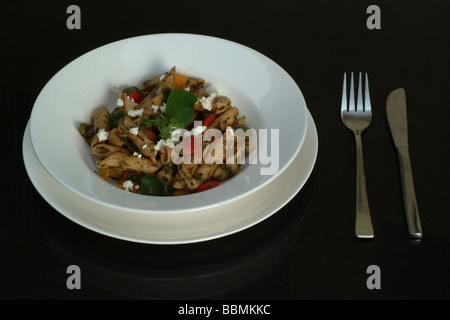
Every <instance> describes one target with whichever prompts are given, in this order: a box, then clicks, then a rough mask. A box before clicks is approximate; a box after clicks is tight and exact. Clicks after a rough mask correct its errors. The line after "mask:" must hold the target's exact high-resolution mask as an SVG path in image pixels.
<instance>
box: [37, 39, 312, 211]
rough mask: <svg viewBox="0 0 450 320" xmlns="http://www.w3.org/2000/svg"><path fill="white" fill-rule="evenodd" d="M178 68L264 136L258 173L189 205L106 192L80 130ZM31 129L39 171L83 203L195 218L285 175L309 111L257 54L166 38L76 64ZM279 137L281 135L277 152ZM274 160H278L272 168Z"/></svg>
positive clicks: (187, 200) (40, 102)
mask: <svg viewBox="0 0 450 320" xmlns="http://www.w3.org/2000/svg"><path fill="white" fill-rule="evenodd" d="M199 48H200V49H199ZM173 66H175V67H176V70H177V72H178V73H185V72H186V73H188V74H189V75H192V76H195V77H201V78H203V79H205V80H206V85H207V86H215V87H216V88H217V90H218V92H219V94H223V95H225V96H227V97H229V98H230V99H231V101H232V103H233V106H236V107H238V108H239V114H240V115H242V116H246V125H247V126H249V127H251V128H254V129H256V130H257V133H258V134H257V135H258V143H257V152H256V150H255V153H254V155H255V156H256V158H257V159H255V160H256V161H255V162H256V163H254V164H252V165H246V166H244V167H243V168H241V170H239V171H238V173H237V174H236V175H235V176H234V177H233V179H229V180H227V181H225V182H223V184H222V185H221V186H220V188H214V189H212V190H209V191H208V192H205V193H194V194H190V195H186V196H184V197H146V196H142V195H140V194H133V193H130V192H124V191H122V190H120V189H118V188H117V187H116V186H114V185H112V184H109V183H105V181H104V180H103V179H101V178H100V177H99V176H98V175H97V174H96V173H95V171H97V167H96V161H95V159H94V157H92V155H91V153H90V149H89V147H88V146H87V145H86V143H85V142H84V140H83V139H82V138H81V136H80V135H79V133H78V132H77V130H76V128H77V126H78V125H79V123H80V122H82V121H89V119H90V116H91V113H92V111H93V110H95V108H97V107H100V106H102V105H106V106H107V107H108V108H109V111H112V110H113V109H114V108H115V106H116V105H117V97H118V92H119V91H120V90H122V89H124V88H125V87H128V86H130V85H137V84H140V83H143V82H144V80H146V79H148V77H149V76H151V75H155V74H161V73H163V72H167V71H168V70H170V69H171V68H172V67H173ZM277 106H280V107H277ZM280 110H282V112H280ZM49 121H50V122H51V123H52V125H51V129H49V127H48V122H49ZM29 123H30V132H31V141H32V145H33V149H34V151H35V153H36V156H37V158H38V159H39V161H40V162H41V164H42V166H43V167H44V168H45V169H46V170H47V172H48V173H49V174H50V175H51V176H52V177H53V178H55V179H56V180H57V181H58V182H59V183H60V184H62V185H63V186H65V187H66V188H68V189H70V190H71V191H73V192H75V193H77V194H78V195H81V196H82V197H84V198H87V199H89V200H92V201H96V202H97V203H99V204H101V205H103V206H110V207H115V208H116V209H122V210H127V211H130V212H131V211H133V212H138V211H139V212H146V213H152V214H155V215H158V214H168V213H171V214H172V213H184V214H187V213H189V214H190V213H191V212H194V213H195V212H196V211H198V210H199V209H200V210H203V209H206V208H207V207H209V208H210V209H213V208H215V207H216V206H218V205H222V204H224V203H230V202H233V201H235V200H237V199H239V198H244V197H246V196H248V195H249V194H251V193H253V192H255V191H257V190H259V189H260V188H262V187H264V186H265V185H267V184H269V183H270V182H271V181H272V180H274V179H275V178H276V177H277V176H278V175H279V174H281V173H282V172H283V171H284V170H285V169H286V168H287V167H288V166H289V165H290V163H291V162H292V161H293V160H294V158H295V156H296V154H297V153H298V151H299V150H300V147H301V145H302V143H303V141H304V138H305V134H306V130H307V109H306V103H305V100H304V98H303V95H302V93H301V91H300V89H299V87H298V86H297V84H296V83H295V81H294V80H293V79H292V78H291V77H290V76H289V74H288V73H287V72H286V71H284V70H283V69H282V68H281V67H280V66H279V65H277V64H276V63H275V62H273V61H272V60H270V59H269V58H267V57H266V56H264V55H262V54H260V53H258V52H256V51H255V50H252V49H250V48H248V47H245V46H243V45H240V44H237V43H234V42H231V41H227V40H223V39H218V38H214V37H208V36H200V35H192V34H159V35H146V36H141V37H135V38H130V39H125V40H122V41H117V42H113V43H110V44H107V45H105V46H102V47H100V48H97V49H95V50H93V51H90V52H88V53H86V54H84V55H82V56H81V57H79V58H78V59H75V60H74V61H72V62H71V63H69V64H68V65H67V66H66V67H64V68H63V69H61V71H59V72H58V73H57V74H56V75H55V76H54V77H53V78H52V79H50V81H49V82H48V83H47V84H46V85H45V87H44V88H43V89H42V91H41V93H40V94H39V96H38V98H37V99H36V102H35V104H34V106H33V110H32V112H31V117H30V121H29ZM260 130H261V131H260ZM263 130H267V131H263ZM272 130H278V131H275V132H277V133H278V134H279V137H278V142H277V140H276V139H277V135H276V133H274V131H272ZM264 132H266V133H267V134H264ZM266 140H267V143H266ZM272 140H273V141H274V142H273V143H272ZM278 149H279V150H278ZM269 154H270V155H271V157H270V158H272V159H270V158H269V159H267V161H266V157H265V155H269ZM273 155H276V157H275V156H273ZM268 160H273V161H270V162H269V161H268ZM269 167H270V168H271V169H273V170H268V169H269ZM263 169H265V170H263ZM266 170H267V171H269V172H267V171H266Z"/></svg>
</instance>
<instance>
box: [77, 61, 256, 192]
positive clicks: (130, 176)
mask: <svg viewBox="0 0 450 320" xmlns="http://www.w3.org/2000/svg"><path fill="white" fill-rule="evenodd" d="M251 130H253V129H248V128H247V127H246V119H245V116H240V115H239V110H238V108H237V107H235V106H233V105H232V102H231V100H230V99H229V98H228V97H226V96H223V95H219V94H218V93H217V92H216V90H215V89H214V88H213V87H208V88H206V87H205V80H204V79H200V78H194V77H190V76H186V75H184V74H177V73H176V72H175V67H173V68H172V69H171V70H170V71H168V72H166V73H164V74H159V75H155V76H153V77H151V78H149V79H148V80H147V81H145V82H144V83H143V84H142V85H141V86H140V87H139V88H138V87H128V88H126V89H123V90H122V91H120V92H119V94H118V99H117V104H116V106H115V107H114V110H112V111H111V112H110V111H109V108H108V107H107V106H101V107H99V108H97V109H95V110H94V111H93V112H92V114H91V121H90V122H89V123H86V122H82V123H80V125H79V127H78V131H79V132H80V134H81V135H82V136H83V137H84V138H85V140H86V142H87V143H88V144H89V147H90V152H91V154H92V156H93V157H94V158H95V159H96V166H97V169H98V175H99V176H100V177H102V178H103V179H114V180H115V181H116V182H117V186H118V187H119V188H120V189H123V190H125V191H129V192H133V193H140V194H143V195H153V196H176V195H185V194H190V193H195V192H201V191H205V190H208V189H211V188H214V187H216V186H218V185H219V184H220V183H221V182H222V181H224V180H227V179H229V178H231V177H232V176H234V175H235V174H236V173H237V171H238V170H239V167H240V164H242V163H243V162H242V159H243V158H244V159H245V157H247V156H248V155H249V152H250V149H251V147H250V146H251V143H249V139H246V138H245V137H244V139H243V140H242V139H240V138H239V137H240V135H239V134H238V133H244V136H245V135H247V134H248V133H247V132H248V131H251ZM247 137H248V135H247ZM241 147H242V148H241Z"/></svg>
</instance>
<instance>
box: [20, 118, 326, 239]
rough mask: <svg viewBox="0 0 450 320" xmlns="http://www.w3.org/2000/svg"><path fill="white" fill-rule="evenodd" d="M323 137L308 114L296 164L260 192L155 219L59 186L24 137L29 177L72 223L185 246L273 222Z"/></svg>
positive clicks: (299, 184)
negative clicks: (99, 201)
mask: <svg viewBox="0 0 450 320" xmlns="http://www.w3.org/2000/svg"><path fill="white" fill-rule="evenodd" d="M317 150H318V138H317V131H316V127H315V124H314V121H313V119H312V117H311V115H310V114H309V112H308V130H307V134H306V137H305V141H304V143H303V145H302V148H301V150H300V152H299V153H298V154H297V156H296V157H295V159H294V161H293V162H292V164H291V165H290V166H289V167H288V168H287V169H286V170H285V171H284V172H283V173H282V174H281V175H280V176H278V177H277V178H276V179H275V180H274V181H272V182H271V183H270V184H268V185H267V186H265V187H264V188H261V189H260V190H259V191H257V192H255V193H253V194H251V195H249V196H247V197H245V198H242V199H239V200H236V201H234V202H231V203H228V204H223V205H218V206H217V207H215V208H214V209H213V210H208V209H203V210H198V211H195V212H192V213H191V214H189V215H185V214H182V213H180V214H169V215H154V214H148V213H144V212H134V211H126V210H120V209H116V208H111V207H107V206H103V205H101V204H99V203H97V202H95V201H89V200H86V199H85V198H83V197H81V196H79V195H78V194H76V193H73V192H72V191H70V190H69V189H66V188H64V187H63V186H62V185H61V184H59V183H58V182H57V181H56V180H55V179H53V178H52V176H51V175H49V174H48V172H47V171H46V170H45V168H44V167H43V166H42V165H41V164H40V162H39V160H38V159H37V157H36V154H35V153H34V152H33V148H32V145H31V139H30V131H29V124H28V125H27V128H26V130H25V134H24V138H23V157H24V162H25V168H26V170H27V172H28V175H29V177H30V179H31V181H32V183H33V185H34V186H35V188H36V189H37V190H38V192H39V193H40V194H41V196H42V197H43V198H44V199H45V200H46V201H47V202H48V203H49V204H50V205H51V206H52V207H53V208H55V209H56V210H58V211H59V212H60V213H61V214H63V215H64V216H66V217H67V218H69V219H70V220H72V221H74V222H76V223H78V224H79V225H82V226H84V227H86V228H88V229H90V230H93V231H95V232H98V233H101V234H104V235H107V236H110V237H114V238H118V239H123V240H129V241H133V242H141V243H152V244H182V243H193V242H200V241H205V240H210V239H215V238H219V237H223V236H226V235H229V234H232V233H235V232H238V231H241V230H244V229H246V228H249V227H251V226H253V225H255V224H257V223H258V222H260V221H262V220H264V219H266V218H268V217H270V216H271V215H272V214H274V213H275V212H276V211H278V210H279V209H280V208H282V207H283V206H284V205H285V204H287V203H288V202H289V201H290V200H291V199H292V198H293V197H294V196H295V195H296V194H297V193H298V192H299V191H300V189H301V188H302V187H303V185H304V184H305V183H306V181H307V179H308V177H309V176H310V174H311V172H312V170H313V167H314V164H315V161H316V156H317Z"/></svg>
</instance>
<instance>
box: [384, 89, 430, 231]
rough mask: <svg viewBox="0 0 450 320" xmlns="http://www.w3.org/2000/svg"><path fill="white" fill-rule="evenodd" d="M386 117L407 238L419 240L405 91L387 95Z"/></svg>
mask: <svg viewBox="0 0 450 320" xmlns="http://www.w3.org/2000/svg"><path fill="white" fill-rule="evenodd" d="M386 116H387V121H388V124H389V129H390V131H391V135H392V139H393V140H394V144H395V147H396V148H397V152H398V157H399V163H400V172H401V177H402V187H403V200H404V204H405V213H406V223H407V225H408V233H409V237H410V238H412V239H420V238H422V235H423V234H422V225H421V223H420V217H419V210H418V208H417V201H416V194H415V191H414V180H413V175H412V169H411V160H410V157H409V145H408V119H407V112H406V93H405V89H403V88H399V89H396V90H394V91H392V92H391V93H390V94H389V96H388V98H387V100H386Z"/></svg>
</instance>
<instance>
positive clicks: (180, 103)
mask: <svg viewBox="0 0 450 320" xmlns="http://www.w3.org/2000/svg"><path fill="white" fill-rule="evenodd" d="M197 100H198V98H197V96H196V95H195V94H193V93H192V92H188V91H186V90H183V89H176V90H173V91H172V92H171V93H170V94H169V97H168V98H167V103H166V104H167V108H166V115H167V118H168V119H169V123H174V124H175V123H176V124H177V127H178V128H184V127H186V126H187V125H188V124H189V122H191V120H192V117H193V116H194V111H195V103H196V102H197Z"/></svg>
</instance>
